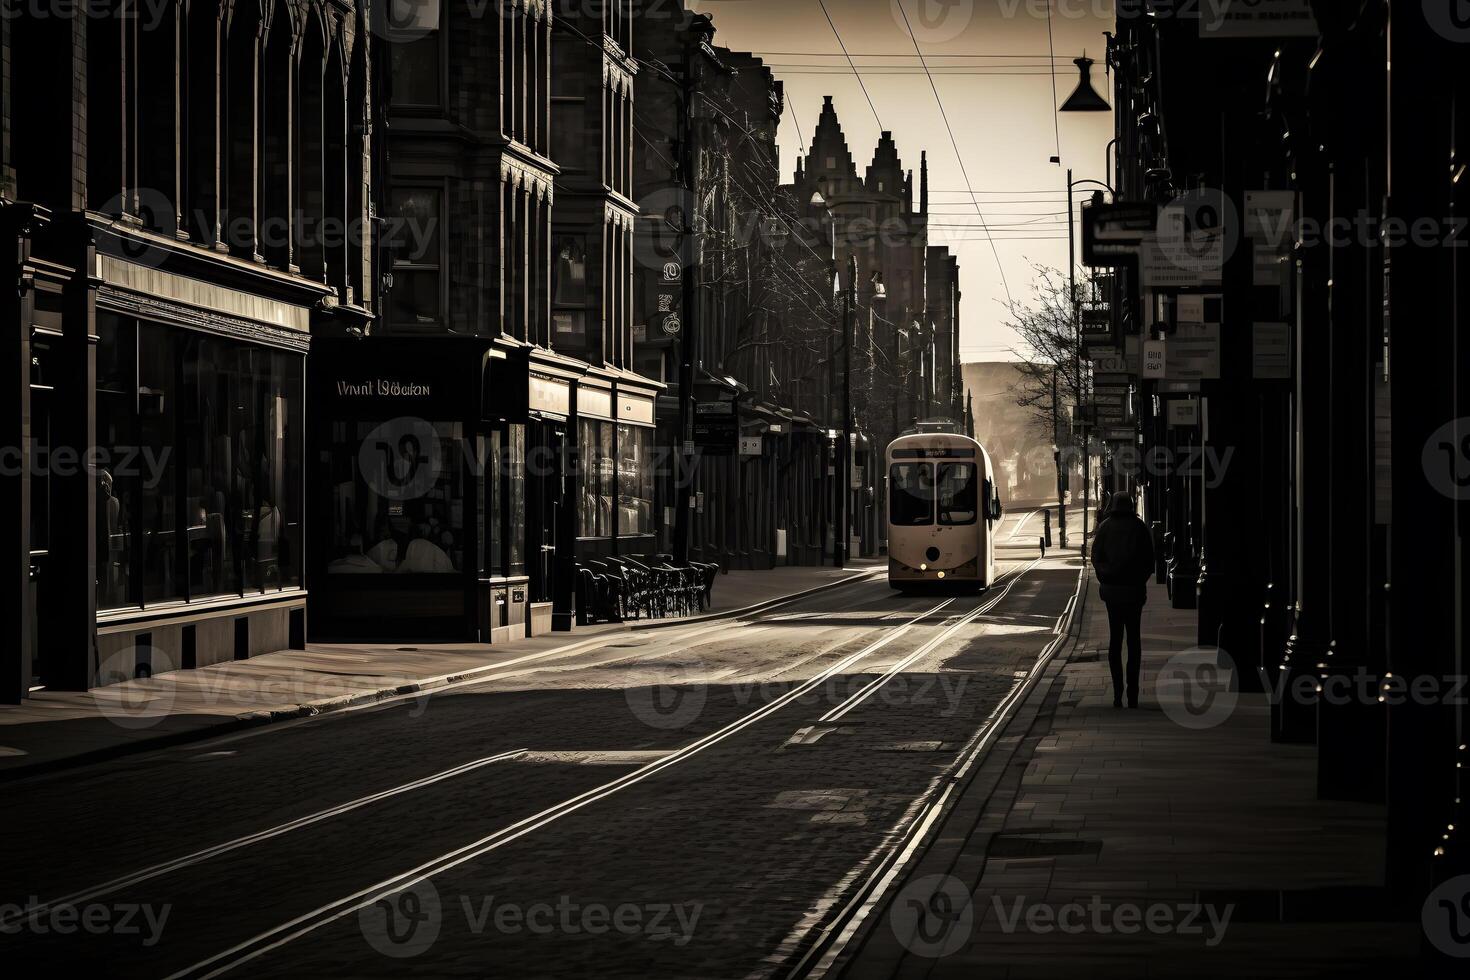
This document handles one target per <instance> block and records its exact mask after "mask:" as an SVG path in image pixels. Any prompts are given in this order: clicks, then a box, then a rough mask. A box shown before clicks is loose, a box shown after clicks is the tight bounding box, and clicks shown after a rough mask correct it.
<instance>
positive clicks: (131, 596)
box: [96, 313, 303, 610]
mask: <svg viewBox="0 0 1470 980" xmlns="http://www.w3.org/2000/svg"><path fill="white" fill-rule="evenodd" d="M97 322H98V346H97V432H98V445H99V448H100V449H101V451H102V453H103V463H102V466H101V468H100V469H99V471H98V476H97V481H98V487H97V530H96V535H97V543H96V548H97V566H98V567H97V605H98V608H99V609H104V610H105V609H119V608H124V607H129V606H148V605H153V604H157V603H164V602H173V601H188V600H192V599H200V598H206V597H211V596H228V595H236V596H238V595H243V594H245V593H247V592H269V591H279V590H281V589H285V588H294V587H297V586H299V585H300V584H301V555H302V549H301V541H302V537H301V457H302V452H303V431H302V415H301V410H302V358H301V356H300V355H299V354H293V353H287V352H284V351H273V350H269V349H266V348H263V347H256V346H253V345H250V344H243V343H239V342H236V341H231V340H226V339H223V338H214V337H206V336H203V335H196V334H193V333H191V332H188V331H181V330H177V329H174V328H172V327H166V326H163V325H162V324H157V323H150V322H147V321H142V322H139V321H135V320H133V319H131V318H127V317H120V316H116V315H113V314H109V313H100V314H98V317H97Z"/></svg>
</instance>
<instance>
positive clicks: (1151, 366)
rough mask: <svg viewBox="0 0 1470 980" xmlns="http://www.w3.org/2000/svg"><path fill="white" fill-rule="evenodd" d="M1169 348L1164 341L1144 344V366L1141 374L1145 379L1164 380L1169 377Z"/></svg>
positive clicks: (1141, 368)
mask: <svg viewBox="0 0 1470 980" xmlns="http://www.w3.org/2000/svg"><path fill="white" fill-rule="evenodd" d="M1167 352H1168V348H1167V347H1166V346H1165V344H1164V342H1163V341H1162V340H1146V341H1144V342H1143V364H1142V365H1141V366H1140V374H1141V375H1142V376H1143V377H1145V378H1153V379H1158V378H1163V377H1166V376H1167V375H1168V358H1167Z"/></svg>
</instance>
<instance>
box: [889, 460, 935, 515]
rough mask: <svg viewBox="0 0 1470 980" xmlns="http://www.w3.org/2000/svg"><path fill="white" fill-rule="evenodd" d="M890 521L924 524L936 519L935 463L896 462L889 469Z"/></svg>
mask: <svg viewBox="0 0 1470 980" xmlns="http://www.w3.org/2000/svg"><path fill="white" fill-rule="evenodd" d="M888 487H889V490H888V523H889V524H892V525H893V526H894V527H920V526H922V525H925V524H933V523H934V464H932V463H894V464H893V467H892V468H891V469H890V470H889V471H888Z"/></svg>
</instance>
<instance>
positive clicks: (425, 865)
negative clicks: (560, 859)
mask: <svg viewBox="0 0 1470 980" xmlns="http://www.w3.org/2000/svg"><path fill="white" fill-rule="evenodd" d="M954 602H955V597H950V598H946V599H944V600H943V601H942V602H939V603H938V604H936V605H934V606H932V607H930V608H927V609H925V610H923V611H922V612H919V613H918V614H917V615H914V616H912V617H910V618H909V619H908V620H907V621H906V622H904V623H903V624H902V625H901V626H898V627H896V628H894V629H891V630H887V631H885V632H884V633H883V635H882V636H880V637H878V638H877V639H874V640H873V641H871V642H869V643H868V644H866V645H865V646H863V647H862V648H861V649H859V650H857V651H855V652H853V653H849V654H847V655H845V656H842V657H840V658H839V659H837V660H836V661H835V662H833V663H832V664H830V665H828V666H827V667H825V668H823V669H822V670H820V671H818V672H817V673H816V674H814V675H813V676H811V677H809V678H807V679H806V680H804V681H802V682H800V683H798V684H796V685H795V686H793V687H791V688H790V689H788V690H787V691H785V692H784V693H782V694H780V695H779V696H777V697H775V698H773V699H772V700H771V701H768V702H766V703H765V704H763V705H761V706H760V707H758V708H755V709H754V710H752V711H750V712H748V713H746V714H744V715H742V716H741V717H739V718H737V719H736V720H735V721H733V722H730V723H728V724H726V725H724V726H723V727H721V728H719V729H717V730H716V731H714V732H711V733H709V734H707V735H704V736H702V737H701V738H698V739H696V740H695V741H693V742H691V743H689V744H687V745H685V746H683V747H681V748H678V749H675V750H673V751H672V752H670V753H669V754H668V755H665V756H663V757H662V758H659V759H657V760H655V761H653V762H650V763H648V764H646V765H644V766H642V767H640V768H638V769H636V770H634V771H632V772H629V773H625V774H624V775H622V776H619V777H617V778H615V779H612V780H609V781H607V782H605V783H602V784H601V785H598V786H595V787H593V788H591V789H588V790H586V791H584V792H582V793H579V794H577V795H575V796H573V797H570V798H568V799H565V800H563V801H561V802H559V803H557V804H554V805H553V806H550V807H547V808H545V809H543V810H541V811H540V812H538V813H535V814H533V815H531V816H529V817H525V818H523V819H521V820H518V821H516V822H514V823H512V824H510V825H508V826H505V827H502V828H500V829H498V830H496V831H494V832H492V833H490V834H488V835H486V836H484V837H481V838H480V839H478V840H476V841H473V842H471V843H469V844H466V845H464V846H462V847H459V848H457V849H455V850H452V851H448V852H445V853H443V854H440V855H438V856H436V857H434V858H431V859H429V860H427V861H424V862H422V863H420V864H418V865H417V866H415V867H413V868H411V869H409V870H408V871H405V872H402V873H400V874H398V875H395V876H393V877H390V878H386V879H383V880H380V881H378V882H376V883H374V884H372V885H368V886H367V887H365V888H362V889H359V890H357V891H355V892H353V893H351V894H349V895H346V896H343V897H341V898H339V899H336V900H334V901H332V902H329V903H326V904H324V905H320V906H318V907H317V908H315V909H312V910H311V911H309V912H306V913H304V914H302V915H298V916H296V917H295V918H292V919H290V920H288V921H286V922H284V923H281V924H280V925H277V926H275V927H273V928H271V929H268V930H265V931H263V932H260V933H257V934H256V935H254V936H251V937H250V938H248V939H246V940H244V941H242V942H240V943H237V944H235V945H234V946H231V947H229V948H228V949H225V950H223V951H222V952H220V953H216V954H215V955H213V956H210V957H208V958H206V959H203V960H199V961H197V962H195V963H193V964H191V965H190V966H187V967H185V968H183V969H182V970H179V971H177V972H175V973H172V974H170V975H169V980H175V978H183V977H201V978H208V977H216V976H221V975H223V974H225V973H227V972H230V971H232V970H234V969H236V968H237V967H240V966H243V965H244V964H246V963H249V962H251V961H252V960H255V959H257V958H258V957H260V956H262V955H264V954H266V953H269V952H271V951H273V950H275V949H278V948H280V947H282V946H284V945H286V944H289V943H291V942H294V941H295V940H297V939H300V938H302V937H303V936H306V935H308V934H310V933H311V932H314V931H316V930H317V929H320V928H322V927H324V926H327V925H329V924H330V923H333V922H335V921H337V920H339V919H342V918H344V917H345V916H348V915H351V914H353V913H356V912H358V911H360V910H362V909H364V908H367V907H368V906H371V905H373V904H375V903H377V902H379V901H381V900H383V899H385V898H388V897H389V896H393V895H397V894H399V893H402V892H405V891H407V890H409V889H411V888H413V887H414V886H415V885H416V884H418V883H420V882H423V881H426V880H428V879H430V878H432V877H434V876H436V875H439V874H442V873H444V872H447V871H450V870H451V869H453V868H456V867H458V866H460V865H463V864H466V863H467V862H470V861H473V860H476V859H478V858H481V857H484V856H485V855H486V854H489V853H491V852H493V851H495V850H497V849H499V848H501V847H504V846H506V845H508V844H510V843H512V842H514V841H517V840H520V839H522V838H524V837H526V836H528V835H530V834H532V833H535V832H536V831H538V830H541V829H543V828H545V827H548V826H550V825H552V824H554V823H556V822H557V821H559V820H561V819H563V818H565V817H568V816H570V815H571V814H574V813H576V812H578V811H580V810H582V809H584V808H585V807H587V806H590V805H592V804H594V803H597V802H599V801H601V800H604V799H607V798H609V797H611V796H614V795H616V794H618V793H620V792H623V791H624V790H627V789H629V788H630V787H633V786H636V785H638V784H640V783H643V782H645V781H646V780H649V779H651V778H653V777H654V776H657V775H659V774H661V773H663V772H665V771H667V770H669V769H671V768H673V767H675V766H678V765H681V764H683V763H686V762H688V761H689V760H690V759H693V758H695V757H696V756H698V755H699V754H701V753H703V752H705V751H706V750H708V749H710V748H712V747H714V746H717V745H720V744H721V743H723V742H726V741H728V740H730V739H732V738H734V737H735V736H736V735H739V734H740V733H742V732H744V731H746V730H747V729H749V728H751V727H752V726H754V725H756V724H758V723H759V722H761V721H764V720H766V719H767V718H769V717H771V716H772V715H774V714H776V713H777V712H779V711H781V710H782V709H783V708H785V707H787V706H788V705H791V704H793V703H796V702H798V701H799V699H801V698H803V697H805V696H807V695H808V694H810V693H812V692H814V691H817V690H819V689H820V688H821V687H822V686H823V685H824V684H826V683H827V681H828V680H830V679H831V678H832V677H835V676H838V675H840V674H843V673H846V672H848V671H849V670H850V668H852V667H854V666H856V665H857V664H859V663H861V662H862V661H863V660H864V659H866V658H868V657H870V656H872V655H873V654H874V653H877V652H878V651H879V650H882V649H884V648H885V647H887V646H888V645H889V644H891V643H893V642H894V641H895V640H898V639H900V638H901V637H903V636H905V635H907V634H908V633H909V632H911V631H912V630H913V629H914V628H915V627H916V626H917V625H918V624H919V623H921V622H922V621H924V620H925V619H928V618H929V617H931V616H933V615H934V614H935V613H937V612H940V611H942V610H944V609H945V608H947V607H949V606H950V605H951V604H953V603H954Z"/></svg>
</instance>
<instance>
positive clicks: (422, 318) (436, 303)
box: [387, 187, 444, 327]
mask: <svg viewBox="0 0 1470 980" xmlns="http://www.w3.org/2000/svg"><path fill="white" fill-rule="evenodd" d="M391 197H392V200H391V207H392V218H391V220H390V222H389V227H388V243H387V244H388V248H389V249H390V250H391V251H392V254H393V288H392V290H391V292H390V294H389V301H390V304H391V311H392V318H393V323H394V324H395V325H397V326H400V327H415V326H424V325H433V324H438V323H440V322H441V321H442V319H443V296H442V293H443V290H442V286H441V275H440V271H441V268H442V265H443V256H442V252H441V248H442V239H441V237H440V234H439V232H440V226H441V222H442V220H443V213H444V211H443V207H444V192H443V191H442V190H441V189H439V188H436V187H395V188H394V189H393V192H392V195H391Z"/></svg>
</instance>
